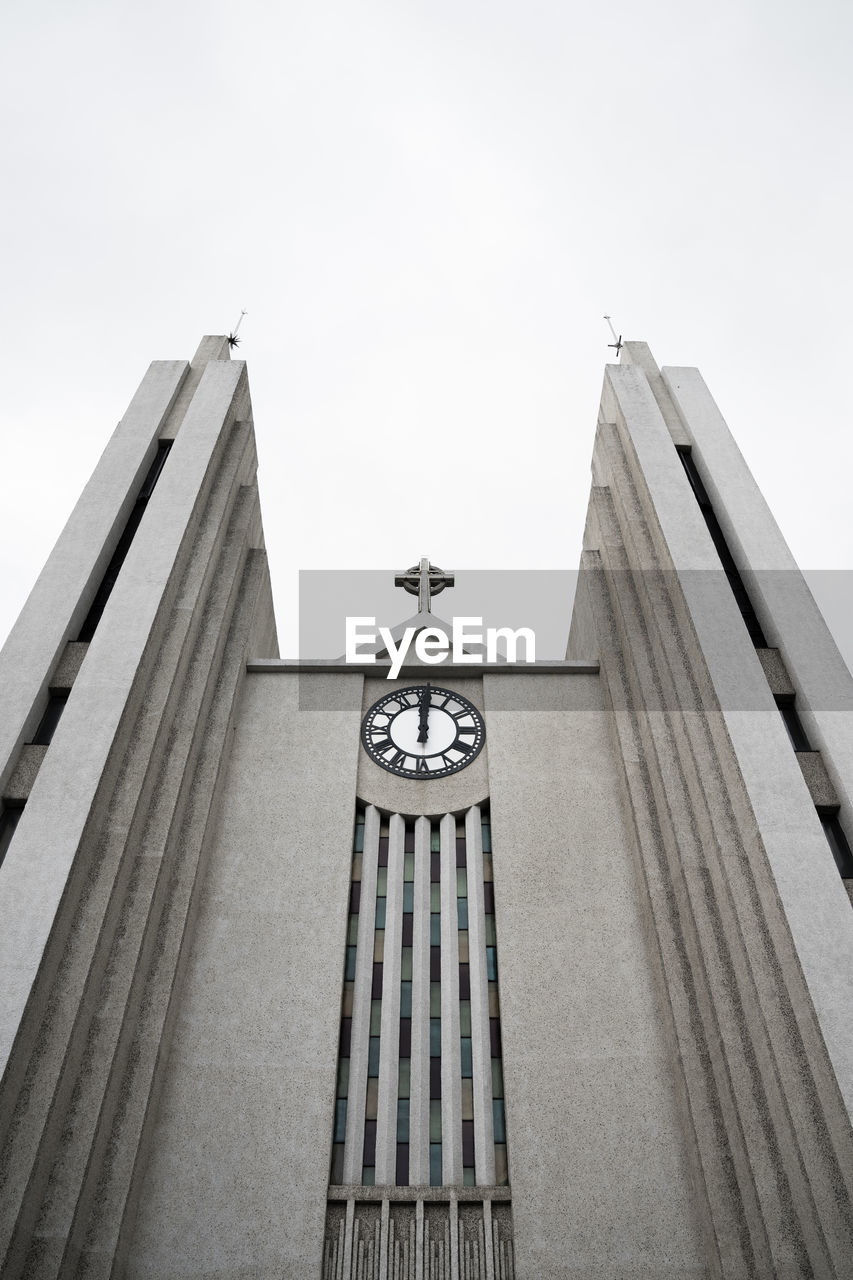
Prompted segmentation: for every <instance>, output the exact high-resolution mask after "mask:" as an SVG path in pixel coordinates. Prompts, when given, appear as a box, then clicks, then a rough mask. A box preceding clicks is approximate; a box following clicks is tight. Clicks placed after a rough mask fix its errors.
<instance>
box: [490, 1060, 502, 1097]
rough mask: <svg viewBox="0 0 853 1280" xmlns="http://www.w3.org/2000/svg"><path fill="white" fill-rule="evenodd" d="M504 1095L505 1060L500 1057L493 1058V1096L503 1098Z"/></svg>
mask: <svg viewBox="0 0 853 1280" xmlns="http://www.w3.org/2000/svg"><path fill="white" fill-rule="evenodd" d="M503 1096H504V1071H503V1062H502V1060H501V1059H500V1058H492V1097H493V1098H502V1097H503Z"/></svg>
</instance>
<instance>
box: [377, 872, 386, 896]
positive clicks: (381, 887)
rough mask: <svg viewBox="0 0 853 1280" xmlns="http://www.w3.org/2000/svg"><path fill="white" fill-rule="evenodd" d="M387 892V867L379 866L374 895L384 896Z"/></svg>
mask: <svg viewBox="0 0 853 1280" xmlns="http://www.w3.org/2000/svg"><path fill="white" fill-rule="evenodd" d="M387 893H388V868H387V867H380V868H379V870H378V871H377V872H376V896H377V898H384V897H385V896H386V895H387Z"/></svg>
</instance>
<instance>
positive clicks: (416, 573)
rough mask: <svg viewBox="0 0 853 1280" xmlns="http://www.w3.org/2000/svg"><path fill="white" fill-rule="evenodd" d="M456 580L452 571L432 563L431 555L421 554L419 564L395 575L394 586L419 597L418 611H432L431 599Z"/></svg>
mask: <svg viewBox="0 0 853 1280" xmlns="http://www.w3.org/2000/svg"><path fill="white" fill-rule="evenodd" d="M454 582H455V579H454V577H453V574H452V573H445V572H444V570H443V569H439V568H438V566H437V565H434V564H430V562H429V556H421V559H420V562H419V563H418V564H413V565H412V567H411V569H406V571H405V572H404V573H398V574H395V576H394V586H395V587H402V588H403V590H404V591H408V592H409V595H412V596H417V597H418V613H431V612H432V610H431V609H430V600H431V599H432V597H433V596H437V595H438V594H439V593H440V592H442V591H443V590H444V588H445V587H452V586H453V584H454Z"/></svg>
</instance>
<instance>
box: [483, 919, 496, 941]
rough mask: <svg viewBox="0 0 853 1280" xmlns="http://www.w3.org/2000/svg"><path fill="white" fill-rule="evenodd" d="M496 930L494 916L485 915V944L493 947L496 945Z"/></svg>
mask: <svg viewBox="0 0 853 1280" xmlns="http://www.w3.org/2000/svg"><path fill="white" fill-rule="evenodd" d="M497 941H498V938H497V930H496V929H495V917H494V916H486V945H487V946H489V947H494V946H496V945H497Z"/></svg>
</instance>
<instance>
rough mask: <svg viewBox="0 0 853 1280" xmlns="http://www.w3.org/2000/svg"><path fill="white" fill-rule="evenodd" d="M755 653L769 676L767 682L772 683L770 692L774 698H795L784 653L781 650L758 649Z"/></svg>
mask: <svg viewBox="0 0 853 1280" xmlns="http://www.w3.org/2000/svg"><path fill="white" fill-rule="evenodd" d="M755 653H756V656H757V657H758V661H759V662H760V663H761V666H762V668H763V670H764V674H765V675H766V677H767V683H768V684H769V685H770V692H771V693H772V694H773V696H774V698H793V696H794V686H793V684H792V683H791V677H790V676H789V675H788V668H787V667H786V666H785V663H784V662H783V661H782V655H781V653H780V652H779V650H778V649H756V650H755Z"/></svg>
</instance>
